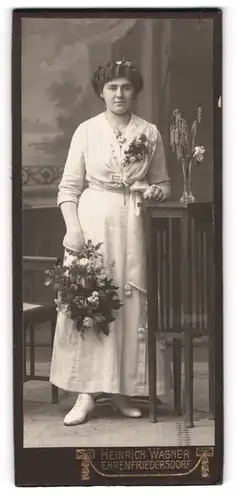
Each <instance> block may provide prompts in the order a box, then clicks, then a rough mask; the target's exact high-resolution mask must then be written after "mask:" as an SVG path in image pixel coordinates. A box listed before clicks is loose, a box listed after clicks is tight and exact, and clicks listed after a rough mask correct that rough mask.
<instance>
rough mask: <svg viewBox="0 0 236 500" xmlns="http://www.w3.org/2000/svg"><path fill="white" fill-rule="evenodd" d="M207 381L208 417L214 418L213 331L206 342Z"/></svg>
mask: <svg viewBox="0 0 236 500" xmlns="http://www.w3.org/2000/svg"><path fill="white" fill-rule="evenodd" d="M208 369H209V375H208V377H209V378H208V383H209V389H208V390H209V418H212V419H214V418H215V352H214V332H212V331H211V332H210V333H209V343H208Z"/></svg>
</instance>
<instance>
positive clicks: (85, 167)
mask: <svg viewBox="0 0 236 500" xmlns="http://www.w3.org/2000/svg"><path fill="white" fill-rule="evenodd" d="M140 134H145V135H146V137H147V139H148V141H149V143H150V144H151V153H150V154H149V155H147V157H146V158H145V160H143V161H141V162H138V163H132V164H129V165H127V166H125V167H123V166H122V160H123V159H124V154H125V150H126V149H127V147H128V146H129V144H130V143H131V142H132V141H133V140H134V139H135V138H137V137H138V136H139V135H140ZM124 139H125V140H124V142H123V144H119V143H118V141H117V138H116V135H115V133H114V131H113V129H112V127H111V125H110V124H109V122H108V120H107V118H106V115H105V113H101V114H99V115H97V116H95V117H93V118H91V119H89V120H87V121H85V122H83V123H82V124H81V125H79V126H78V127H77V129H76V130H75V133H74V135H73V137H72V140H71V144H70V148H69V152H68V156H67V160H66V164H65V168H64V172H63V176H62V179H61V182H60V184H59V192H58V199H57V202H58V205H60V204H61V203H63V202H65V201H73V202H76V203H77V202H78V199H79V196H80V194H81V192H82V190H83V184H84V180H85V179H86V180H87V181H88V182H89V184H95V185H97V186H100V187H102V188H104V189H118V188H120V187H121V185H122V184H125V185H128V186H129V187H130V189H131V190H132V187H133V188H134V189H136V187H135V186H138V185H139V183H140V181H141V182H142V183H143V181H144V182H145V183H146V184H147V187H148V185H153V184H155V185H157V186H159V187H160V188H161V189H162V191H163V193H164V195H165V198H166V197H168V195H169V192H170V180H169V176H168V173H167V169H166V162H165V154H164V148H163V142H162V137H161V134H160V132H159V131H158V130H157V127H156V125H154V124H151V123H149V122H147V121H146V120H144V119H142V118H140V117H139V116H137V115H135V114H132V115H131V119H130V122H129V124H128V126H127V127H126V129H125V132H124ZM137 181H138V182H137ZM138 189H139V188H138V187H137V190H138Z"/></svg>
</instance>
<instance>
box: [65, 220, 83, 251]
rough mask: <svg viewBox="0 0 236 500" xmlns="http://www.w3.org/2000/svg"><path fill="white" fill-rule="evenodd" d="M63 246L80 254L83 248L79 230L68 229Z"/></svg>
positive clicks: (74, 228)
mask: <svg viewBox="0 0 236 500" xmlns="http://www.w3.org/2000/svg"><path fill="white" fill-rule="evenodd" d="M63 246H64V247H65V248H67V249H68V250H72V251H73V252H77V253H78V252H80V251H81V250H82V248H83V246H84V238H83V235H82V232H81V229H80V228H79V227H78V226H77V227H68V228H67V231H66V234H65V237H64V239H63Z"/></svg>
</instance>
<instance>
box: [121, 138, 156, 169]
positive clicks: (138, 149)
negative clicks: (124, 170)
mask: <svg viewBox="0 0 236 500" xmlns="http://www.w3.org/2000/svg"><path fill="white" fill-rule="evenodd" d="M150 153H151V147H150V144H149V140H148V138H147V136H146V135H145V134H140V135H139V136H138V137H136V138H135V139H134V140H133V141H132V142H131V143H130V144H129V147H128V148H127V149H125V151H124V159H123V162H122V166H123V167H126V166H127V165H130V163H139V162H140V161H142V160H144V159H145V157H146V156H147V155H148V154H150Z"/></svg>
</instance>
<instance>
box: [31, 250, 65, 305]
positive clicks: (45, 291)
mask: <svg viewBox="0 0 236 500" xmlns="http://www.w3.org/2000/svg"><path fill="white" fill-rule="evenodd" d="M56 261H57V257H43V256H26V255H25V256H23V301H24V302H29V303H34V302H39V303H50V302H52V301H53V299H54V298H55V291H54V290H53V289H52V288H51V287H46V286H45V284H44V282H45V279H46V274H45V271H46V270H47V269H49V268H51V267H52V266H53V265H54V264H56Z"/></svg>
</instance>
